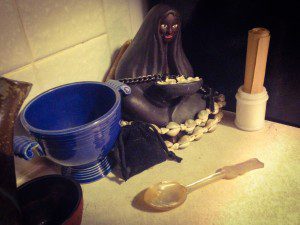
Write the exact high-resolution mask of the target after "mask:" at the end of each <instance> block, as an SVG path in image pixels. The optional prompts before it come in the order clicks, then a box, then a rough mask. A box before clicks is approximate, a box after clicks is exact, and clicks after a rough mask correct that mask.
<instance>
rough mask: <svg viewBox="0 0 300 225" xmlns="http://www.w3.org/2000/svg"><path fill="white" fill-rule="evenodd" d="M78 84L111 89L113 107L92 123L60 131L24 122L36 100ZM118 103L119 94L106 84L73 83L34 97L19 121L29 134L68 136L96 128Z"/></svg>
mask: <svg viewBox="0 0 300 225" xmlns="http://www.w3.org/2000/svg"><path fill="white" fill-rule="evenodd" d="M79 84H99V85H102V86H106V87H108V88H110V89H112V90H113V91H114V93H115V97H116V101H115V103H114V105H113V106H112V107H111V109H110V110H109V111H108V112H107V113H105V114H104V115H102V116H100V117H99V118H97V119H95V120H93V121H91V122H89V123H86V124H83V125H80V126H76V127H71V128H67V129H62V130H43V129H38V128H36V127H33V126H31V125H30V124H29V123H28V122H27V121H26V119H25V114H26V111H27V110H28V108H29V107H30V105H31V104H32V103H33V102H34V101H35V100H37V99H38V98H41V97H42V96H43V95H46V94H49V93H50V92H53V91H55V90H57V89H60V88H63V87H67V86H73V85H79ZM120 103H121V96H120V93H119V92H118V91H117V90H115V89H113V88H112V87H111V86H109V85H107V84H105V83H103V82H96V81H81V82H74V83H69V84H64V85H61V86H58V87H55V88H52V89H50V90H48V91H45V92H43V93H41V94H39V95H38V96H36V97H35V98H34V99H32V100H31V101H30V102H29V103H28V104H27V105H26V106H25V108H24V109H23V110H22V112H21V115H20V120H21V123H22V125H23V126H24V127H25V128H26V129H27V130H29V131H30V132H33V133H37V134H41V135H50V136H52V135H53V136H56V135H68V134H72V133H74V132H79V131H84V130H87V129H90V128H92V127H95V126H97V125H98V124H99V123H101V122H103V121H104V120H106V119H108V118H110V116H111V114H113V113H114V112H115V110H116V109H117V108H118V107H119V105H120Z"/></svg>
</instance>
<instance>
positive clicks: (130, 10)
mask: <svg viewBox="0 0 300 225" xmlns="http://www.w3.org/2000/svg"><path fill="white" fill-rule="evenodd" d="M127 7H128V13H129V18H130V29H131V31H130V33H131V35H130V36H131V38H133V28H132V26H133V22H132V21H133V18H132V9H131V6H130V0H127Z"/></svg>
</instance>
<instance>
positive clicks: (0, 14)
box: [0, 0, 31, 74]
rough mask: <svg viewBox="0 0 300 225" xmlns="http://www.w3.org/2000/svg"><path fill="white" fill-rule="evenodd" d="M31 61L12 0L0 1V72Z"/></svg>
mask: <svg viewBox="0 0 300 225" xmlns="http://www.w3.org/2000/svg"><path fill="white" fill-rule="evenodd" d="M29 62H31V53H30V49H29V46H28V45H27V42H26V38H25V34H24V32H23V30H22V26H21V23H20V20H19V17H18V13H17V10H16V7H15V6H14V4H13V1H12V0H1V2H0V74H3V73H5V72H8V71H10V70H13V69H16V68H18V67H20V66H23V65H25V64H27V63H29Z"/></svg>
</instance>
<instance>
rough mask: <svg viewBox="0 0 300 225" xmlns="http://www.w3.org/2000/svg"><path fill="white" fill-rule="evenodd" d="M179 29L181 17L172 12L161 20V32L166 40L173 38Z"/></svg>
mask: <svg viewBox="0 0 300 225" xmlns="http://www.w3.org/2000/svg"><path fill="white" fill-rule="evenodd" d="M178 30H179V18H178V17H177V16H175V15H174V14H172V13H170V14H168V15H167V16H166V17H164V18H162V19H161V20H160V24H159V32H160V35H161V36H162V38H163V40H164V41H165V42H170V41H172V40H173V38H174V37H175V35H176V34H177V33H178Z"/></svg>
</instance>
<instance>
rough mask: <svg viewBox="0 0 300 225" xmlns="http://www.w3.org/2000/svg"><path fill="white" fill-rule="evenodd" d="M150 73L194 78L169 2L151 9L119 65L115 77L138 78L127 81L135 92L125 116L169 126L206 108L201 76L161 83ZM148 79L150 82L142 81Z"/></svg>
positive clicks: (126, 104) (178, 21)
mask: <svg viewBox="0 0 300 225" xmlns="http://www.w3.org/2000/svg"><path fill="white" fill-rule="evenodd" d="M149 75H155V76H156V77H159V78H161V79H162V80H165V79H166V78H167V77H168V78H178V77H180V76H182V75H183V76H184V77H185V78H186V79H188V78H189V77H194V74H193V69H192V67H191V65H190V63H189V61H188V59H187V57H186V56H185V54H184V51H183V49H182V43H181V18H180V15H179V13H178V12H177V11H176V10H174V9H173V8H171V7H169V6H167V5H161V4H160V5H157V6H155V7H153V8H152V9H151V10H150V11H149V13H148V15H147V16H146V18H145V20H144V22H143V24H142V26H141V27H140V29H139V31H138V33H137V34H136V36H135V38H134V39H133V41H132V43H131V44H130V46H129V47H128V49H127V50H126V51H125V53H124V55H123V56H122V58H121V60H120V62H119V64H118V66H117V69H116V79H119V80H126V79H127V80H137V82H131V84H130V82H127V83H128V84H129V85H130V87H131V90H132V94H131V95H129V96H127V97H125V98H124V101H123V115H124V116H123V117H124V119H125V120H130V121H131V120H135V121H137V120H139V121H145V122H148V123H153V124H156V125H158V126H166V125H167V124H168V123H169V122H170V121H174V122H177V123H184V122H185V121H186V120H187V119H193V118H194V117H195V115H196V114H197V113H198V112H199V111H200V110H203V109H205V108H206V107H207V105H206V100H205V99H204V94H203V92H202V91H201V88H202V80H201V79H200V80H198V81H197V82H185V83H173V84H167V85H159V84H158V83H159V82H157V81H158V80H157V79H151V76H150V78H149V79H147V76H148V77H149ZM140 78H141V79H140ZM145 79H146V80H147V82H143V80H145ZM139 80H140V82H138V81H139Z"/></svg>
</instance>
